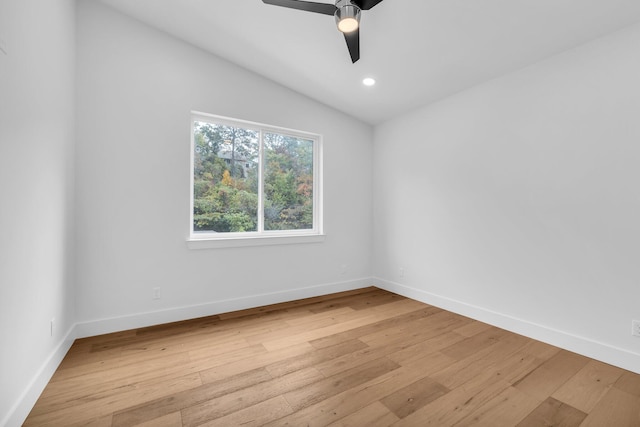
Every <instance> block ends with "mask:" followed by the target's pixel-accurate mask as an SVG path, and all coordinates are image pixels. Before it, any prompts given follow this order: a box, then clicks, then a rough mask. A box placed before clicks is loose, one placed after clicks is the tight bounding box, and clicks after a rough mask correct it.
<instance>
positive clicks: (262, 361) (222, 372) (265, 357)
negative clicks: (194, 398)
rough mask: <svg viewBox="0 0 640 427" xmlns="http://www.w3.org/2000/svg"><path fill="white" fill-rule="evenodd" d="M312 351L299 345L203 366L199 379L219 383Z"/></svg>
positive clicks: (309, 347) (309, 345)
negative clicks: (215, 364) (212, 365)
mask: <svg viewBox="0 0 640 427" xmlns="http://www.w3.org/2000/svg"><path fill="white" fill-rule="evenodd" d="M314 351H315V348H314V347H313V346H312V345H311V344H309V343H300V344H298V345H295V346H291V347H287V348H284V349H281V350H277V351H270V352H267V353H257V354H255V355H253V356H250V357H244V358H241V359H240V360H235V361H227V363H225V364H221V365H217V366H214V367H210V368H209V367H204V366H203V367H202V370H201V371H200V377H201V378H202V382H203V383H210V382H215V381H220V380H223V379H225V378H229V377H231V376H234V375H238V374H241V373H243V372H246V371H250V370H253V369H258V368H264V367H266V366H269V365H272V364H277V363H281V362H282V361H284V360H288V361H291V359H293V358H295V357H297V356H302V355H308V354H309V353H312V352H314ZM311 365H312V363H308V364H306V365H305V366H304V367H309V366H311ZM294 370H295V369H289V370H288V371H287V373H288V372H293V371H294Z"/></svg>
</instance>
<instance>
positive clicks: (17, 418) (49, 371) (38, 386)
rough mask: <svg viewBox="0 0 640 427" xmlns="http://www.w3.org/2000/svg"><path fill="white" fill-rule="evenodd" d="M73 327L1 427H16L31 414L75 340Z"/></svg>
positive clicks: (2, 422) (0, 422)
mask: <svg viewBox="0 0 640 427" xmlns="http://www.w3.org/2000/svg"><path fill="white" fill-rule="evenodd" d="M75 338H76V336H75V325H74V326H72V327H71V328H69V331H68V332H67V334H66V335H65V337H64V338H63V339H62V340H61V341H60V343H59V344H58V346H57V347H56V348H55V349H54V350H53V351H52V352H51V354H50V355H49V357H48V358H47V360H46V361H45V362H44V363H43V364H42V366H41V367H40V369H39V370H38V371H37V372H36V374H35V375H34V376H33V378H32V379H31V381H30V382H29V385H28V386H27V388H26V390H25V391H24V392H23V393H22V395H20V397H19V398H18V400H17V402H16V403H15V405H14V406H13V408H11V410H9V413H8V414H7V415H6V416H5V417H4V418H3V419H0V426H2V427H18V426H21V425H22V423H24V420H25V419H26V418H27V416H28V415H29V412H31V409H32V408H33V405H35V403H36V401H37V400H38V398H39V397H40V394H42V391H43V390H44V388H45V387H46V385H47V384H48V383H49V381H50V380H51V377H52V376H53V374H54V373H55V372H56V369H58V366H59V365H60V363H61V362H62V359H64V356H65V355H66V354H67V352H68V351H69V349H70V348H71V345H72V344H73V341H74V340H75Z"/></svg>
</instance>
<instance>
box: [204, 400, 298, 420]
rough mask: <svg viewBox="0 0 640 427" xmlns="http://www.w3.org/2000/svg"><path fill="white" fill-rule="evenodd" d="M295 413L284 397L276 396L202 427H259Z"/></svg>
mask: <svg viewBox="0 0 640 427" xmlns="http://www.w3.org/2000/svg"><path fill="white" fill-rule="evenodd" d="M291 412H293V410H292V409H291V407H290V406H289V404H288V403H287V401H286V400H285V398H284V397H282V396H276V397H274V398H271V399H269V400H265V401H264V402H260V403H257V404H255V405H253V406H250V407H248V408H245V409H242V410H240V411H237V412H233V413H231V414H229V415H226V416H224V417H221V418H217V419H215V420H212V421H209V422H206V423H204V424H202V425H201V426H202V427H229V426H243V427H245V426H246V427H259V426H262V425H264V424H266V423H268V422H270V421H273V420H277V419H279V418H282V417H284V416H285V415H287V414H290V413H291Z"/></svg>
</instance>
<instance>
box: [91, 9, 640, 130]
mask: <svg viewBox="0 0 640 427" xmlns="http://www.w3.org/2000/svg"><path fill="white" fill-rule="evenodd" d="M101 1H103V2H104V3H105V4H107V5H110V6H112V7H113V8H115V9H117V10H119V11H121V12H123V13H125V14H127V15H130V16H132V17H134V18H136V19H138V20H140V21H142V22H145V23H147V24H149V25H151V26H153V27H156V28H158V29H160V30H162V31H165V32H167V33H169V34H171V35H173V36H175V37H177V38H180V39H182V40H185V41H187V42H189V43H191V44H193V45H196V46H198V47H200V48H202V49H205V50H207V51H210V52H211V53H213V54H215V55H218V56H220V57H223V58H226V59H227V60H229V61H231V62H234V63H236V64H238V65H240V66H242V67H244V68H247V69H249V70H252V71H254V72H256V73H258V74H261V75H263V76H265V77H267V78H269V79H271V80H274V81H276V82H278V83H280V84H282V85H284V86H287V87H289V88H291V89H293V90H295V91H297V92H300V93H302V94H304V95H307V96H309V97H311V98H313V99H316V100H318V101H320V102H322V103H324V104H327V105H329V106H332V107H334V108H336V109H338V110H340V111H343V112H346V113H348V114H349V115H351V116H354V117H356V118H358V119H360V120H362V121H364V122H367V123H370V124H373V125H375V124H378V123H381V122H383V121H385V120H388V119H390V118H393V117H395V116H398V115H400V114H402V113H404V112H407V111H410V110H412V109H414V108H417V107H419V106H421V105H425V104H428V103H431V102H434V101H437V100H439V99H442V98H445V97H447V96H449V95H451V94H454V93H457V92H459V91H461V90H464V89H466V88H469V87H472V86H474V85H477V84H479V83H482V82H484V81H487V80H490V79H492V78H495V77H498V76H500V75H504V74H506V73H509V72H511V71H514V70H517V69H519V68H522V67H525V66H527V65H529V64H532V63H535V62H538V61H540V60H542V59H544V58H546V57H549V56H551V55H554V54H557V53H560V52H562V51H564V50H566V49H570V48H572V47H575V46H578V45H580V44H583V43H585V42H588V41H589V40H593V39H595V38H598V37H601V36H603V35H606V34H608V33H611V32H614V31H616V30H619V29H621V28H624V27H626V26H628V25H631V24H633V23H636V22H638V21H640V1H638V0H386V1H383V2H382V3H380V4H378V5H377V6H376V7H375V8H374V9H371V10H369V11H367V12H366V13H365V14H363V16H362V22H361V30H360V43H361V48H360V52H361V59H360V61H358V62H357V63H355V64H352V63H351V60H350V59H349V54H348V51H347V49H346V45H345V41H344V37H343V36H342V34H341V33H339V32H338V31H337V29H336V26H335V23H334V20H333V18H332V17H331V16H326V15H321V14H316V13H308V12H303V11H298V10H293V9H287V8H282V7H277V6H270V5H266V4H264V3H263V2H262V1H261V0H225V1H221V0H101ZM318 1H319V2H324V3H331V1H330V0H329V1H327V0H318ZM368 76H369V77H373V78H375V79H376V81H377V84H376V85H375V86H374V87H365V86H363V85H362V83H361V82H362V79H363V78H364V77H368Z"/></svg>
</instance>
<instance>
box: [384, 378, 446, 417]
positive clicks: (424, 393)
mask: <svg viewBox="0 0 640 427" xmlns="http://www.w3.org/2000/svg"><path fill="white" fill-rule="evenodd" d="M449 391H450V390H449V389H448V388H446V387H445V386H443V385H442V384H439V383H437V382H435V381H433V380H432V379H431V378H423V379H421V380H418V381H416V382H414V383H412V384H409V385H408V386H406V387H403V388H401V389H400V390H397V391H396V392H394V393H391V394H390V395H388V396H387V397H385V398H383V399H382V400H381V402H382V404H383V405H384V406H386V407H387V408H389V410H391V412H393V413H394V414H395V415H396V416H398V418H404V417H406V416H407V415H410V414H412V413H414V412H415V411H416V410H418V409H420V408H422V407H423V406H424V405H426V404H428V403H430V402H433V401H434V400H436V399H438V398H440V397H441V396H444V395H445V394H447V393H448V392H449Z"/></svg>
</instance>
